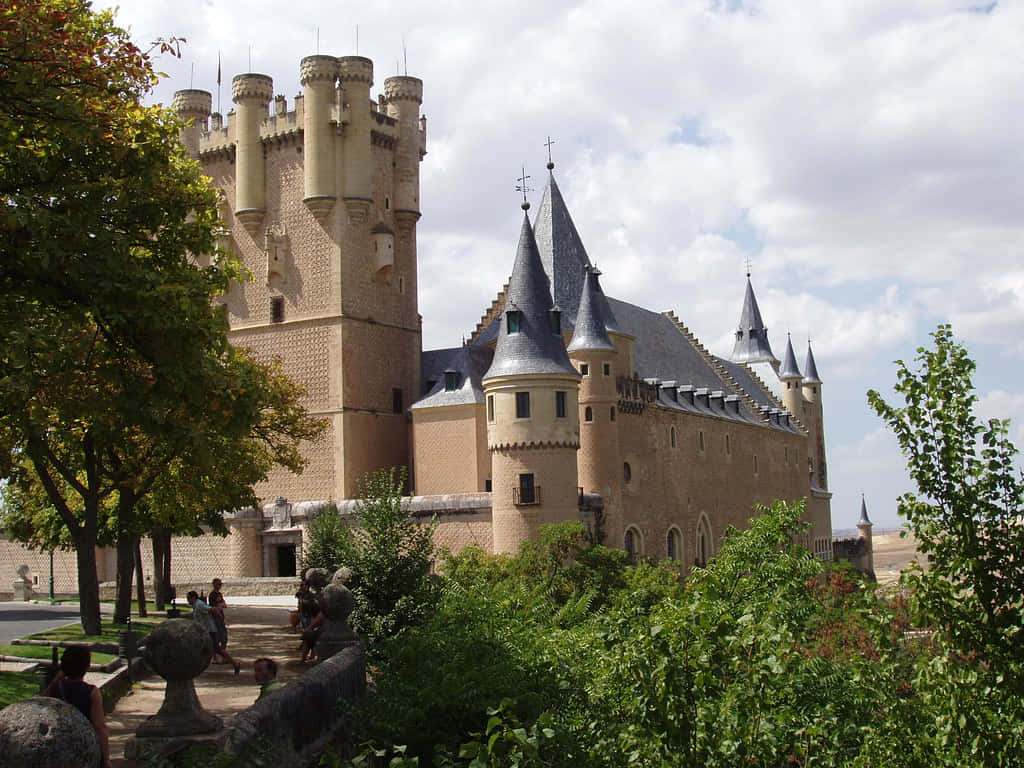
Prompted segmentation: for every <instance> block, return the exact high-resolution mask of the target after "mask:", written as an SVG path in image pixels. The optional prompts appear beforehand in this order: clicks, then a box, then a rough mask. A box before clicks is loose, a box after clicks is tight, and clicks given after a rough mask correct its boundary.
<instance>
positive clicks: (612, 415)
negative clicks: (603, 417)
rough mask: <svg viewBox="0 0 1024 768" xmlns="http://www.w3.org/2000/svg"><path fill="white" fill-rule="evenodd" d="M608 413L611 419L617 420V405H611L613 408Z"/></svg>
mask: <svg viewBox="0 0 1024 768" xmlns="http://www.w3.org/2000/svg"><path fill="white" fill-rule="evenodd" d="M608 415H609V418H610V419H611V421H615V406H614V405H613V406H612V407H611V410H610V411H609V412H608Z"/></svg>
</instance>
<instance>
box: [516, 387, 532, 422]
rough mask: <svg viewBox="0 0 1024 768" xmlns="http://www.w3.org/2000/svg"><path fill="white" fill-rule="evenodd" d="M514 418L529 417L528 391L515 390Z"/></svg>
mask: <svg viewBox="0 0 1024 768" xmlns="http://www.w3.org/2000/svg"><path fill="white" fill-rule="evenodd" d="M516 418H517V419H528V418H530V393H529V392H516Z"/></svg>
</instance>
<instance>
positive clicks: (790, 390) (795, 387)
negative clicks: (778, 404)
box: [779, 333, 804, 421]
mask: <svg viewBox="0 0 1024 768" xmlns="http://www.w3.org/2000/svg"><path fill="white" fill-rule="evenodd" d="M803 378H804V377H803V374H802V373H800V369H799V368H798V367H797V364H796V355H795V354H794V353H793V340H792V339H791V338H790V336H789V334H788V333H787V334H786V354H785V355H783V356H782V367H781V368H779V381H780V382H781V384H782V404H783V405H785V406H786V410H787V411H789V412H790V413H791V414H793V415H794V416H796V417H797V418H798V419H800V420H801V421H803V418H804V396H803V390H802V388H801V386H800V383H801V381H802V380H803Z"/></svg>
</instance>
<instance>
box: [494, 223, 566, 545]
mask: <svg viewBox="0 0 1024 768" xmlns="http://www.w3.org/2000/svg"><path fill="white" fill-rule="evenodd" d="M523 208H524V211H525V210H526V209H528V208H529V204H528V203H523ZM500 323H501V326H500V330H499V335H498V339H497V343H496V346H495V350H494V359H493V361H492V363H491V367H490V368H489V369H488V370H487V373H486V374H484V376H483V381H482V383H483V387H484V394H485V396H486V401H487V414H488V423H487V446H488V450H489V451H490V454H491V477H492V518H491V519H492V533H493V542H494V551H495V552H517V551H518V550H519V546H520V545H521V544H522V543H523V542H524V541H527V540H530V539H535V538H536V536H537V529H538V527H539V526H541V525H543V524H545V523H556V522H561V521H563V520H572V519H576V518H577V517H578V515H579V496H578V488H577V483H576V477H577V475H576V452H577V450H578V448H579V432H580V429H579V405H578V394H579V381H580V377H579V374H578V373H577V372H576V369H575V368H574V367H573V365H572V363H571V362H570V361H569V357H568V354H567V353H566V350H565V342H564V341H563V338H562V327H561V312H560V311H559V310H557V309H556V308H555V306H554V304H553V302H552V300H551V291H550V284H549V281H548V278H547V275H545V273H544V266H543V264H542V263H541V259H540V253H539V252H538V250H537V242H536V240H535V239H534V234H533V229H532V227H531V226H530V220H529V218H528V217H527V216H526V214H525V213H524V215H523V226H522V230H521V232H520V237H519V247H518V250H517V253H516V260H515V265H514V267H513V269H512V276H511V278H510V279H509V287H508V291H507V293H506V300H505V310H504V311H503V312H502V315H501V317H500Z"/></svg>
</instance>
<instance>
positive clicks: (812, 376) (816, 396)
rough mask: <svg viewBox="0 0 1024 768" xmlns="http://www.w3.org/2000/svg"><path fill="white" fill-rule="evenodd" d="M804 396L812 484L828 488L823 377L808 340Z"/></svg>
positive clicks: (804, 417) (824, 489)
mask: <svg viewBox="0 0 1024 768" xmlns="http://www.w3.org/2000/svg"><path fill="white" fill-rule="evenodd" d="M804 371H805V373H804V380H803V386H802V389H803V396H804V401H805V406H804V415H803V422H804V425H805V426H806V427H807V443H808V449H807V455H808V458H809V459H810V460H811V465H812V467H811V484H812V485H813V486H815V487H817V488H820V489H821V490H823V491H827V490H828V465H827V464H826V462H825V430H824V417H823V411H822V405H821V378H820V377H819V376H818V366H817V365H815V363H814V352H812V351H811V342H810V341H808V342H807V360H806V362H805V363H804Z"/></svg>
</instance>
